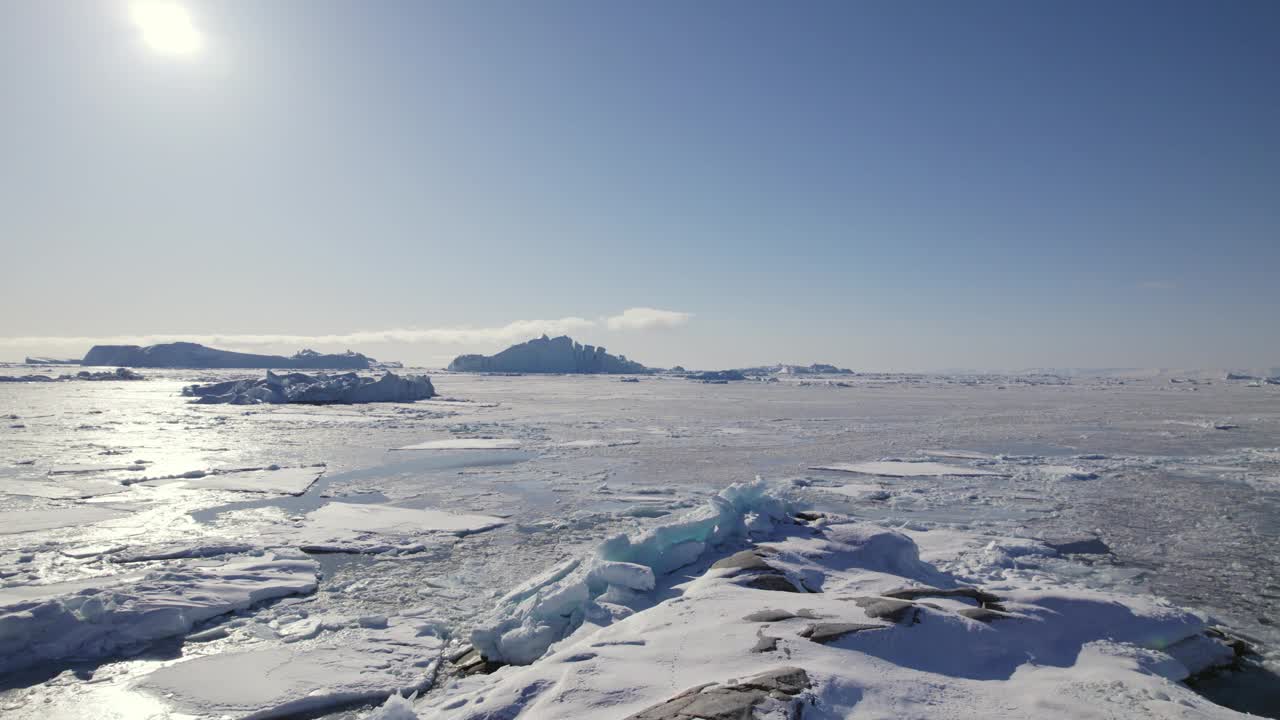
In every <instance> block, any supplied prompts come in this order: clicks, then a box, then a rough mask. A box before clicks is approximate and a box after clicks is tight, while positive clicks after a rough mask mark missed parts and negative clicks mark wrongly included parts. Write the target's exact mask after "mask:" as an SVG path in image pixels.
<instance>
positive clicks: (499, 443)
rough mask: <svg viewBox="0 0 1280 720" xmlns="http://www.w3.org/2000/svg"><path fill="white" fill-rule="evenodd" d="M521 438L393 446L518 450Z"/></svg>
mask: <svg viewBox="0 0 1280 720" xmlns="http://www.w3.org/2000/svg"><path fill="white" fill-rule="evenodd" d="M519 447H520V441H519V440H511V439H508V438H450V439H448V440H428V441H427V442H422V443H418V444H416V445H405V446H404V447H398V448H392V449H393V450H516V449H519Z"/></svg>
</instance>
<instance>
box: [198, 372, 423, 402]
mask: <svg viewBox="0 0 1280 720" xmlns="http://www.w3.org/2000/svg"><path fill="white" fill-rule="evenodd" d="M182 394H183V395H186V396H188V397H194V398H196V402H199V403H228V404H232V405H256V404H258V403H271V404H281V403H305V404H313V405H328V404H351V403H378V402H397V403H404V402H413V401H415V400H425V399H427V398H430V397H432V396H434V395H435V394H436V392H435V388H434V387H433V386H432V385H431V379H430V378H428V377H427V376H425V375H412V376H405V377H401V376H399V375H396V374H395V373H390V372H389V373H386V374H385V375H383V376H382V377H381V378H378V379H376V380H375V379H374V378H371V377H365V376H362V375H357V374H356V373H344V374H342V375H324V374H319V375H305V374H303V373H288V374H285V375H276V374H275V373H273V372H271V371H270V370H268V371H267V377H266V378H265V379H263V380H231V381H227V382H221V383H213V384H211V385H189V386H187V387H184V388H183V389H182Z"/></svg>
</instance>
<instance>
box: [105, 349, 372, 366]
mask: <svg viewBox="0 0 1280 720" xmlns="http://www.w3.org/2000/svg"><path fill="white" fill-rule="evenodd" d="M374 363H375V361H374V360H373V359H372V358H369V357H366V356H364V355H361V354H360V353H355V352H351V351H350V350H348V351H347V352H345V353H341V354H332V355H326V354H323V353H318V352H316V351H314V350H303V351H301V352H299V353H297V354H295V355H293V356H292V357H285V356H283V355H256V354H253V353H240V352H232V351H230V350H217V349H214V348H211V347H205V346H204V345H199V344H197V343H189V342H175V343H164V344H161V345H148V346H146V347H142V346H139V345H94V346H93V347H92V348H90V349H89V352H88V353H86V354H85V356H84V359H83V360H81V361H80V364H81V365H116V366H120V367H141V368H267V369H309V370H367V369H369V367H370V366H371V365H373V364H374Z"/></svg>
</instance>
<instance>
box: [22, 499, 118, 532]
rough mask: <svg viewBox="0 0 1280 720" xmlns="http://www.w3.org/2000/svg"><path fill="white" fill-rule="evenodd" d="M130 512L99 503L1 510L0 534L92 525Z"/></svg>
mask: <svg viewBox="0 0 1280 720" xmlns="http://www.w3.org/2000/svg"><path fill="white" fill-rule="evenodd" d="M128 514H129V512H128V511H127V510H119V509H116V508H111V507H103V506H98V505H75V506H72V507H64V508H47V509H32V510H16V511H8V512H0V535H13V534H16V533H26V532H35V531H37V530H53V529H55V528H65V527H75V526H80V525H90V524H93V523H99V522H103V521H106V520H114V519H116V518H122V517H125V516H127V515H128Z"/></svg>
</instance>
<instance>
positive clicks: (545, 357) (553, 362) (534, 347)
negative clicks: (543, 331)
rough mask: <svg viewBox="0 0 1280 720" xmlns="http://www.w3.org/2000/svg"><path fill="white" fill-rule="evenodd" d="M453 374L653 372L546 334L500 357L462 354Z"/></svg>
mask: <svg viewBox="0 0 1280 720" xmlns="http://www.w3.org/2000/svg"><path fill="white" fill-rule="evenodd" d="M449 370H451V371H453V372H516V373H574V374H598V373H608V374H632V373H645V372H649V369H648V368H646V367H645V366H644V365H641V364H640V363H638V362H635V361H632V360H628V359H627V356H626V355H610V354H609V353H607V352H605V349H604V348H603V347H596V346H594V345H583V344H581V343H576V342H574V341H573V339H572V338H570V337H569V336H568V335H561V336H560V337H557V338H549V337H547V336H546V335H543V336H542V337H540V338H537V339H535V340H530V341H529V342H526V343H520V344H519V345H512V346H511V347H509V348H507V349H506V350H503V351H502V352H500V353H498V354H497V355H459V356H458V357H456V358H454V360H453V362H451V363H449Z"/></svg>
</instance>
